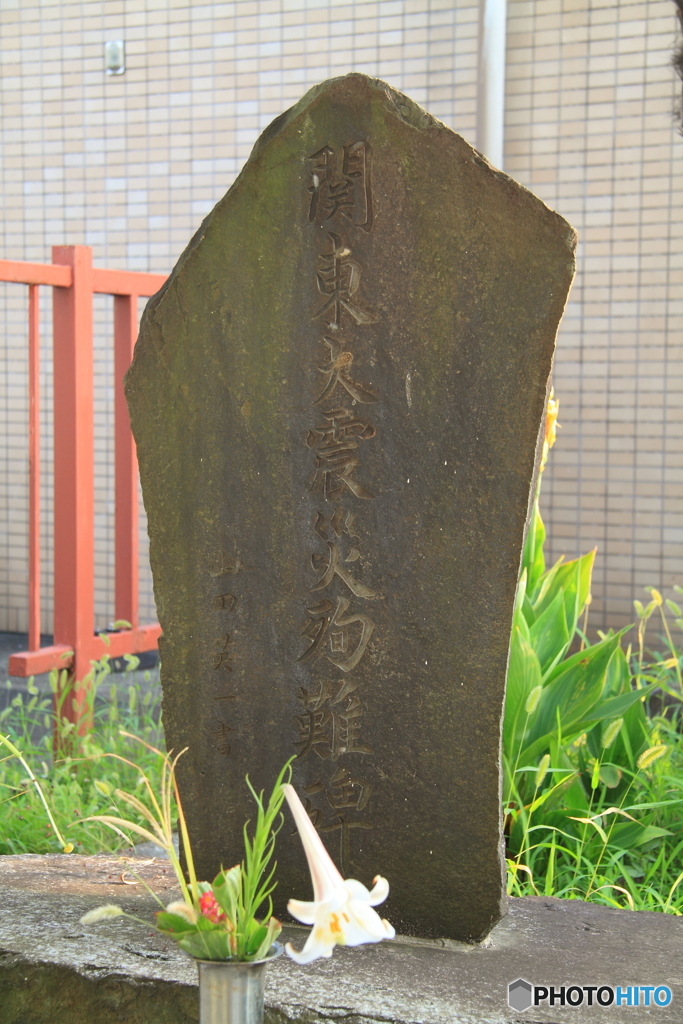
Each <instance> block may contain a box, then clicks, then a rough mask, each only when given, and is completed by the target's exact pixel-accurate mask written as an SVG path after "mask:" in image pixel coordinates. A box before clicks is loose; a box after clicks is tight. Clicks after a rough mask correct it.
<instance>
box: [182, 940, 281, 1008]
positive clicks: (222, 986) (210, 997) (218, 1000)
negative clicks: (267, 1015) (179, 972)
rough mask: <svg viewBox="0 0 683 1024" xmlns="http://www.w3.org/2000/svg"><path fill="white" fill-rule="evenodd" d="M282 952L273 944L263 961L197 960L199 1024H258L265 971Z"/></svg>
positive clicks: (263, 992) (263, 993) (279, 946)
mask: <svg viewBox="0 0 683 1024" xmlns="http://www.w3.org/2000/svg"><path fill="white" fill-rule="evenodd" d="M282 952H283V947H282V946H281V945H280V943H279V942H274V943H273V945H272V946H271V948H270V952H269V954H268V956H267V957H264V959H263V960H252V961H250V962H246V963H245V962H244V961H238V960H198V961H197V967H198V969H199V1024H262V1022H263V1005H264V995H265V987H266V968H267V966H268V964H269V963H270V962H271V960H275V959H276V958H277V957H278V956H280V954H281V953H282Z"/></svg>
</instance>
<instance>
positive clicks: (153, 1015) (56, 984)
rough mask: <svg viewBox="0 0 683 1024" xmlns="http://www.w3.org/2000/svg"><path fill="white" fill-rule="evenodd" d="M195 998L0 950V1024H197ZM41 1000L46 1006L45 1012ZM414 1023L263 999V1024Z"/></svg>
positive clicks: (163, 982) (177, 985) (150, 982)
mask: <svg viewBox="0 0 683 1024" xmlns="http://www.w3.org/2000/svg"><path fill="white" fill-rule="evenodd" d="M198 996H199V989H198V985H188V984H186V983H185V982H181V981H170V980H168V979H161V978H157V979H153V978H146V979H138V978H133V977H131V975H128V974H122V973H119V972H116V971H112V970H109V969H108V968H101V969H96V968H93V970H92V971H88V972H86V971H83V970H78V969H77V968H75V967H70V966H68V965H66V964H60V963H55V962H53V961H50V960H44V959H41V958H39V957H36V958H33V957H28V956H25V955H24V954H22V953H17V952H15V951H14V950H9V949H2V948H0V1024H43V1022H45V1021H47V1019H48V1018H47V1016H46V1014H47V1013H48V1012H50V1013H54V1014H56V1015H57V1016H61V1014H62V1012H63V1011H64V1010H66V1009H69V1010H70V1015H69V1021H70V1022H71V1024H89V1022H91V1021H93V1020H96V1021H97V1024H121V1022H125V1024H154V1022H158V1024H161V1022H162V1021H163V1024H197V1021H198V1019H199V1002H198ZM117 997H118V998H117ZM46 1000H50V1003H51V1005H50V1006H47V1007H46V1006H45V1002H46ZM76 1008H78V1009H77V1012H76V1013H74V1012H73V1011H74V1010H75V1009H76ZM415 1020H416V1019H410V1020H409V1019H408V1018H404V1017H401V1018H396V1017H389V1016H384V1015H381V1016H375V1015H373V1016H371V1017H368V1016H367V1015H366V1014H358V1013H354V1012H353V1011H352V1010H351V1011H349V1009H348V1008H346V1007H333V1006H321V1007H317V1006H306V1005H304V1004H303V1003H279V1002H277V1001H273V1002H271V1001H269V1000H268V998H267V997H266V1007H265V1017H264V1024H319V1022H327V1021H329V1022H330V1024H335V1022H344V1024H415Z"/></svg>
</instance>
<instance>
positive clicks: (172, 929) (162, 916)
mask: <svg viewBox="0 0 683 1024" xmlns="http://www.w3.org/2000/svg"><path fill="white" fill-rule="evenodd" d="M154 916H155V917H156V919H157V928H158V929H159V931H160V932H164V934H165V935H170V936H171V938H175V937H176V936H177V935H180V934H183V933H187V932H196V931H197V925H196V924H191V923H190V921H188V920H187V918H186V917H183V916H182V914H169V912H168V911H167V910H159V911H157V913H156V914H155V915H154Z"/></svg>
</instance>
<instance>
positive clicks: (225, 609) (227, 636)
mask: <svg viewBox="0 0 683 1024" xmlns="http://www.w3.org/2000/svg"><path fill="white" fill-rule="evenodd" d="M240 567H241V566H240V561H239V559H238V558H233V557H231V556H230V555H228V554H226V552H225V551H219V552H218V554H217V555H216V556H215V557H214V558H213V560H212V564H211V565H210V566H209V577H210V579H211V580H212V588H213V590H214V593H213V597H212V600H211V604H212V611H213V614H214V618H215V620H216V630H217V635H216V636H215V637H214V639H213V643H212V662H211V668H212V676H213V679H214V684H213V694H212V697H213V701H214V702H215V708H216V717H215V720H214V724H213V728H212V730H211V734H212V736H213V738H214V739H215V741H216V750H217V752H218V754H219V756H220V757H225V758H228V757H230V754H231V752H232V739H231V733H232V732H234V728H233V726H232V725H231V724H230V721H229V720H228V715H229V708H230V703H229V702H230V701H232V700H234V699H235V694H234V693H232V692H231V686H230V681H229V680H230V674H231V673H232V670H233V664H232V658H233V649H234V646H235V640H234V636H233V629H232V625H233V613H234V611H235V606H236V604H237V596H236V595H235V594H233V593H232V591H230V590H228V589H227V587H228V586H230V583H229V582H227V581H226V578H227V577H229V576H231V575H233V574H235V573H237V572H238V571H239V569H240ZM213 581H215V583H214V582H213Z"/></svg>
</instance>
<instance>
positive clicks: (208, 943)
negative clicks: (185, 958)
mask: <svg viewBox="0 0 683 1024" xmlns="http://www.w3.org/2000/svg"><path fill="white" fill-rule="evenodd" d="M177 941H178V945H179V946H180V948H181V949H184V950H185V952H186V953H189V954H190V956H194V957H196V958H197V959H198V960H230V958H231V956H232V952H231V949H230V936H229V934H228V932H226V931H225V929H224V928H221V927H219V926H218V925H214V926H213V927H212V929H211V931H207V930H206V929H204V928H201V929H199V930H197V932H195V934H192V935H186V936H183V937H182V938H180V939H178V940H177Z"/></svg>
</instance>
